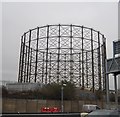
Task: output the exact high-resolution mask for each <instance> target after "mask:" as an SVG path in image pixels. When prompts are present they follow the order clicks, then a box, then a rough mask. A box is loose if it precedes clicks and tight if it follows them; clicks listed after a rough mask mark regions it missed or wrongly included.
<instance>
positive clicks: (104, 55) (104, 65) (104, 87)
mask: <svg viewBox="0 0 120 117" xmlns="http://www.w3.org/2000/svg"><path fill="white" fill-rule="evenodd" d="M106 68H107V57H106V39H105V38H104V35H103V89H105V90H106V75H107V70H106ZM108 85H109V83H108Z"/></svg>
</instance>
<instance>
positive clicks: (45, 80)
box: [45, 25, 49, 84]
mask: <svg viewBox="0 0 120 117" xmlns="http://www.w3.org/2000/svg"><path fill="white" fill-rule="evenodd" d="M48 45H49V25H48V26H47V48H46V78H45V84H47V77H48V73H47V72H48Z"/></svg>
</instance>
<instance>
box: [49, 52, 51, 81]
mask: <svg viewBox="0 0 120 117" xmlns="http://www.w3.org/2000/svg"><path fill="white" fill-rule="evenodd" d="M49 64H50V65H49V83H51V53H50V63H49Z"/></svg>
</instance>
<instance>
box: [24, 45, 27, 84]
mask: <svg viewBox="0 0 120 117" xmlns="http://www.w3.org/2000/svg"><path fill="white" fill-rule="evenodd" d="M25 49H26V52H25V62H24V64H25V68H24V82H26V76H27V74H26V68H27V46H25Z"/></svg>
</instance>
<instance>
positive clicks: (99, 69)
mask: <svg viewBox="0 0 120 117" xmlns="http://www.w3.org/2000/svg"><path fill="white" fill-rule="evenodd" d="M98 79H99V90H101V89H102V88H101V55H100V33H99V32H98Z"/></svg>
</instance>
